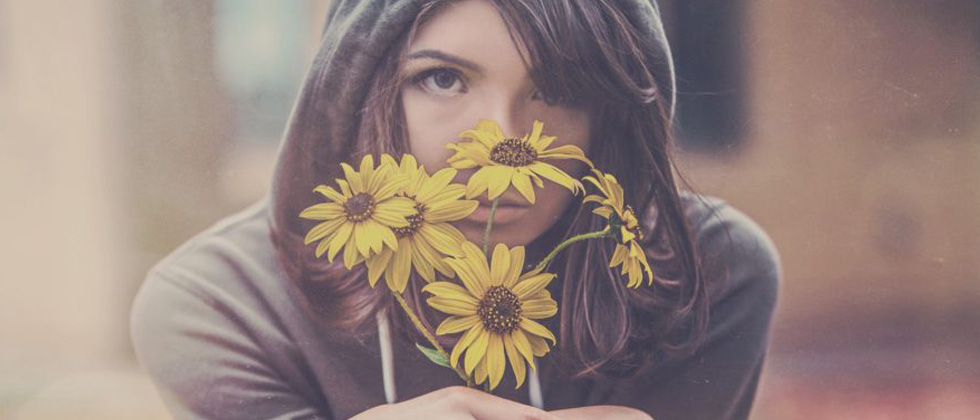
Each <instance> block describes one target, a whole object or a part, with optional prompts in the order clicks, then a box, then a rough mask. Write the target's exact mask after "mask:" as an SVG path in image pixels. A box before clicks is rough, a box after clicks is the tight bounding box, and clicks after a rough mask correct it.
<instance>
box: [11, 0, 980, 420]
mask: <svg viewBox="0 0 980 420" xmlns="http://www.w3.org/2000/svg"><path fill="white" fill-rule="evenodd" d="M327 2H328V1H327V0H289V1H281V0H280V1H275V0H212V1H199V0H196V1H192V0H170V1H162V0H146V1H135V2H127V1H118V0H78V1H68V2H52V1H36V0H0V197H3V200H4V203H5V205H4V206H3V208H4V210H3V217H2V218H0V261H2V266H3V267H4V274H3V275H2V276H0V286H2V289H0V290H2V291H0V419H18V420H29V419H68V418H72V419H77V418H83V419H87V418H93V419H164V418H167V415H166V412H165V411H164V409H163V407H162V405H161V403H160V402H159V399H158V397H157V395H156V392H155V390H154V389H153V387H152V384H151V383H150V382H149V380H148V379H147V378H146V377H145V375H144V374H143V373H142V370H141V369H140V367H139V366H138V363H137V362H136V361H135V359H134V356H133V353H132V349H131V347H130V344H129V337H128V313H129V307H130V303H131V300H132V297H133V295H134V293H135V292H136V290H137V289H138V287H139V285H140V283H141V282H142V280H143V276H144V274H145V272H146V270H147V269H148V268H149V267H150V266H151V265H152V264H153V263H155V262H156V261H157V260H159V259H160V258H162V257H163V256H164V255H166V254H167V253H168V252H169V251H171V250H172V249H174V248H175V247H176V246H178V245H179V244H180V243H182V242H183V241H185V240H186V239H188V238H189V237H190V236H192V235H193V234H195V233H197V232H198V231H200V230H202V229H204V228H206V227H207V226H209V225H210V224H212V223H214V222H215V221H217V220H219V219H220V218H221V217H223V216H225V215H228V214H230V213H232V212H235V211H237V210H239V209H242V208H244V207H245V206H247V205H248V204H249V203H251V202H253V201H254V200H256V199H257V198H259V197H260V196H261V195H262V194H263V193H264V191H265V189H266V188H267V186H268V182H269V178H270V171H271V168H272V162H273V159H274V156H275V151H276V147H277V143H278V139H279V136H280V134H281V132H282V130H283V127H284V123H285V120H286V118H287V117H288V114H289V111H290V108H291V105H292V102H293V100H294V98H295V95H296V91H297V89H298V87H299V83H300V81H301V80H302V77H303V74H304V72H305V69H306V66H307V64H308V63H309V61H310V57H311V56H312V53H313V51H314V50H315V48H316V44H317V38H318V34H319V30H320V24H321V22H322V19H323V16H324V15H325V11H326V7H327ZM661 3H662V4H663V6H664V13H665V20H666V22H667V25H668V29H669V31H670V36H671V41H672V43H673V45H674V48H675V51H674V53H675V56H676V59H677V66H678V72H679V77H680V79H681V83H680V85H679V89H680V104H679V113H680V114H679V123H680V129H679V139H678V140H679V143H680V144H681V167H682V170H683V172H684V174H686V176H687V178H688V180H689V181H690V184H691V185H692V187H693V188H694V189H695V190H696V191H699V192H702V193H705V194H709V195H713V196H717V197H721V198H723V199H725V200H727V201H728V202H730V203H732V204H733V205H734V206H735V207H737V208H739V209H741V210H742V211H744V212H745V213H747V214H748V215H749V216H750V217H752V218H753V219H754V220H756V221H757V222H758V223H759V224H760V225H761V226H762V227H763V228H764V229H765V230H766V231H767V232H768V233H769V234H770V236H771V237H772V238H773V240H774V242H775V243H776V245H777V247H778V249H779V251H780V253H781V256H782V261H783V266H784V274H785V277H784V278H785V281H784V284H783V288H782V294H781V300H780V302H779V307H778V309H777V314H776V319H775V326H774V330H773V338H772V344H771V353H770V356H769V359H768V364H767V368H766V370H765V372H764V377H763V379H762V385H761V387H760V392H759V395H758V398H757V400H756V408H755V411H754V415H753V418H755V419H760V420H776V419H800V418H833V419H858V418H860V419H862V420H867V419H956V420H960V419H977V418H980V398H977V396H978V395H980V350H978V349H980V2H977V1H976V0H931V1H923V0H920V1H915V0H865V1H860V2H855V1H847V0H825V1H819V2H818V1H812V2H789V1H771V0H728V1H721V0H673V1H662V2H661ZM175 309H176V308H175Z"/></svg>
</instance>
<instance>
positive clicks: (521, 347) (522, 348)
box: [510, 329, 535, 370]
mask: <svg viewBox="0 0 980 420" xmlns="http://www.w3.org/2000/svg"><path fill="white" fill-rule="evenodd" d="M510 337H511V339H513V340H514V348H516V349H517V352H518V353H520V354H521V356H524V360H527V364H528V365H530V366H531V370H534V369H535V365H534V348H533V347H531V342H530V341H529V340H528V337H527V334H524V331H521V330H520V329H516V330H514V331H513V332H512V333H511V334H510Z"/></svg>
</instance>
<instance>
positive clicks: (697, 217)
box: [681, 192, 782, 309]
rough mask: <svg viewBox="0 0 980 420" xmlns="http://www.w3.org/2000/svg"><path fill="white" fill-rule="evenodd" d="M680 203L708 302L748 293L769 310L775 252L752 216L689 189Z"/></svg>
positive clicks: (778, 270)
mask: <svg viewBox="0 0 980 420" xmlns="http://www.w3.org/2000/svg"><path fill="white" fill-rule="evenodd" d="M681 200H682V204H683V206H684V211H685V215H686V216H687V220H688V223H689V226H690V228H691V232H692V235H693V236H694V239H695V243H696V246H697V247H698V253H699V257H700V259H701V267H702V274H703V276H704V279H705V284H706V286H707V287H708V292H709V297H710V299H711V302H712V304H713V305H714V304H716V303H718V302H719V301H721V300H723V299H726V298H731V297H733V296H734V295H739V296H741V295H749V296H746V297H749V298H751V300H752V301H754V302H755V303H756V304H761V306H763V307H767V308H770V309H771V308H772V307H773V306H774V305H775V300H776V295H777V293H778V289H779V284H780V283H781V278H782V265H781V262H780V257H779V253H778V251H777V249H776V246H775V245H774V244H773V241H772V239H771V238H770V237H769V235H768V234H766V232H765V231H764V230H763V229H762V227H760V226H759V225H758V224H757V223H756V222H755V221H754V220H752V219H751V218H750V217H749V216H747V215H746V214H745V213H743V212H742V211H740V210H738V209H736V208H735V207H734V206H732V205H731V204H729V203H727V202H726V201H724V200H722V199H719V198H716V197H711V196H706V195H697V194H694V193H690V192H684V193H682V194H681Z"/></svg>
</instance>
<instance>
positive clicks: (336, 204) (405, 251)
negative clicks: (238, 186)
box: [300, 120, 654, 390]
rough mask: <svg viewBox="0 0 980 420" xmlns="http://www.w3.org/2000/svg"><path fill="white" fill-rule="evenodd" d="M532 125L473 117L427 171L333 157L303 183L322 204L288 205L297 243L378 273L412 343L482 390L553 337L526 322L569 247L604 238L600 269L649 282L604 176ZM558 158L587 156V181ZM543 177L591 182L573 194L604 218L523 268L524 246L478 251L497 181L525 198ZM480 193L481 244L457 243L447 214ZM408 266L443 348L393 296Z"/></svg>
mask: <svg viewBox="0 0 980 420" xmlns="http://www.w3.org/2000/svg"><path fill="white" fill-rule="evenodd" d="M543 128H544V126H543V124H542V123H541V122H539V121H535V122H534V125H533V128H532V130H531V132H530V133H528V134H527V135H525V136H523V137H521V138H506V137H505V136H504V135H503V132H502V130H501V129H500V127H499V125H497V124H496V123H495V122H493V121H486V120H483V121H480V122H479V123H478V124H477V126H476V127H475V128H473V129H470V130H466V131H463V132H462V133H460V135H459V137H460V139H461V141H459V142H456V143H451V144H448V145H447V148H449V149H450V150H452V151H453V152H454V153H453V155H452V156H451V157H450V158H449V159H448V164H449V166H450V167H448V168H443V169H440V170H438V171H436V172H435V173H433V174H431V175H430V174H429V173H428V172H427V171H426V170H425V168H424V167H423V166H421V165H419V164H418V162H417V161H416V159H415V158H414V157H413V156H412V155H410V154H405V155H403V156H402V157H401V160H400V161H397V160H396V159H395V158H393V157H392V156H390V155H381V156H380V159H379V162H378V165H377V166H375V161H374V158H373V157H372V156H371V155H367V156H365V157H364V158H363V159H362V160H361V162H360V166H359V168H358V169H354V168H353V167H352V166H351V165H349V164H347V163H342V164H341V167H342V169H343V172H344V177H343V178H342V179H337V180H336V185H337V187H336V188H334V187H331V186H327V185H319V186H317V187H316V188H315V189H314V191H315V192H317V193H320V194H322V195H323V196H324V197H325V198H326V199H327V201H326V202H323V203H320V204H316V205H313V206H310V207H308V208H306V209H305V210H303V212H302V213H300V217H302V218H304V219H310V220H317V221H320V223H318V224H317V225H316V226H314V227H313V228H312V229H310V231H309V233H308V234H307V235H306V238H305V242H306V243H307V244H312V243H315V242H319V243H318V244H317V245H316V249H315V251H314V252H315V255H316V256H317V257H321V256H323V254H326V255H327V259H328V260H329V261H330V262H333V260H334V258H335V257H336V256H337V255H338V254H339V253H340V252H341V251H343V262H344V266H346V267H347V268H348V269H351V268H353V267H354V266H356V265H358V264H361V263H363V264H365V265H366V266H367V281H368V282H369V283H370V285H371V286H372V287H374V286H376V285H377V283H378V281H379V280H380V279H381V277H382V276H384V278H385V283H386V284H387V286H388V289H389V290H390V291H391V293H392V295H393V297H394V298H395V300H396V301H397V302H398V303H399V304H400V306H401V308H402V309H403V310H404V311H405V313H406V315H407V316H408V317H409V319H411V320H412V322H413V324H414V325H415V327H416V328H418V329H419V332H420V333H422V335H423V336H425V337H426V339H427V340H428V341H429V344H430V345H431V346H432V348H429V347H425V346H422V345H418V344H417V346H418V347H419V349H420V350H421V351H422V352H423V353H424V354H425V355H426V356H427V357H428V358H429V359H430V360H432V361H433V362H434V363H436V364H439V365H441V366H445V367H448V368H450V369H453V370H454V371H456V373H457V374H458V375H459V377H460V378H461V379H462V380H463V381H464V382H465V383H466V384H467V386H474V385H475V384H484V386H485V389H487V390H493V389H494V388H496V386H497V385H498V384H499V383H500V381H501V379H502V378H503V375H504V373H505V372H506V370H507V366H508V365H509V366H510V368H511V370H512V371H513V373H514V377H515V380H516V383H517V387H520V386H521V385H522V384H523V383H524V378H525V374H526V372H527V367H530V368H531V369H532V370H533V369H535V363H534V358H535V357H542V356H544V355H545V354H547V353H548V352H549V351H550V349H551V347H550V346H554V345H555V344H556V339H555V336H554V334H552V332H551V331H549V330H548V329H547V328H546V327H545V326H543V325H542V324H540V323H539V322H537V321H536V320H541V319H545V318H549V317H552V316H554V315H555V314H556V313H557V312H558V304H557V302H556V301H555V300H554V299H553V298H552V297H551V294H550V293H549V292H548V290H547V289H546V288H547V286H548V284H549V283H550V282H551V280H552V279H554V277H555V275H554V274H551V273H547V272H546V271H545V270H546V268H547V267H548V263H549V262H550V261H551V260H552V259H554V258H555V256H556V255H558V253H559V252H560V251H561V250H562V249H564V248H566V247H567V246H569V245H571V244H572V243H575V242H577V241H582V240H612V241H615V243H616V249H615V251H614V252H613V255H612V258H611V261H610V262H609V266H610V267H617V266H621V267H622V268H621V274H622V275H624V276H626V277H627V278H628V286H629V287H639V286H640V285H641V284H643V279H644V278H646V279H647V280H648V283H649V284H653V278H654V277H653V273H652V271H651V269H650V265H649V263H648V262H647V259H646V255H645V254H644V252H643V249H642V247H641V246H640V244H639V241H640V240H641V239H642V233H641V231H640V228H639V223H638V221H637V218H636V215H635V214H634V213H633V210H632V208H631V207H630V206H629V205H627V204H626V203H625V201H624V197H623V188H622V187H621V186H620V185H619V183H618V182H617V181H616V178H615V177H614V176H613V175H611V174H608V173H603V172H601V171H600V170H598V169H596V168H595V167H594V165H593V164H592V162H591V161H589V159H588V158H586V157H585V154H584V153H583V152H582V150H581V149H579V148H578V147H576V146H572V145H563V146H558V147H553V148H549V146H551V145H552V143H553V142H554V141H555V140H556V138H555V137H554V136H547V135H544V133H543ZM561 159H575V160H579V161H581V162H584V163H586V164H588V165H589V167H590V168H591V171H592V173H591V174H590V175H589V176H585V177H584V178H583V180H584V181H586V182H587V183H588V184H584V183H583V182H582V181H580V180H577V179H575V178H573V177H572V176H570V175H568V174H567V173H565V172H564V171H562V170H560V169H558V168H557V167H556V166H554V165H552V164H551V163H549V162H550V161H554V160H561ZM471 168H475V169H476V172H475V173H474V174H473V176H471V177H470V179H469V181H468V182H467V184H466V185H462V184H457V183H454V182H453V181H454V179H455V177H456V174H457V170H458V169H471ZM545 180H547V181H551V182H555V183H557V184H559V185H561V186H563V187H565V188H568V189H569V190H571V191H572V192H573V193H575V194H577V193H580V192H582V193H584V192H585V190H586V185H589V186H590V187H594V189H595V194H590V195H587V196H585V198H584V202H586V203H595V204H597V205H598V206H597V207H596V208H595V209H593V213H595V214H596V215H597V216H599V217H602V218H604V219H605V220H606V221H607V223H606V224H605V227H604V228H603V229H602V230H599V231H596V232H590V233H585V234H581V235H577V236H574V237H571V238H569V239H567V240H565V241H563V242H562V243H560V244H559V245H558V246H556V247H555V249H553V250H551V252H549V253H548V255H547V256H546V257H545V258H544V259H542V260H541V261H540V262H539V263H538V264H537V265H536V266H535V267H534V268H533V269H531V270H529V271H523V269H524V265H525V262H524V260H525V252H524V247H522V246H515V247H508V246H506V245H504V244H497V245H496V246H495V247H494V248H493V250H492V253H491V252H490V249H489V245H490V244H489V238H490V232H491V230H492V229H493V219H494V214H495V212H496V209H497V205H498V203H499V200H500V196H501V195H502V194H503V193H504V192H505V191H506V190H507V189H508V188H510V187H511V186H513V187H514V188H515V189H516V190H517V191H518V192H519V193H520V194H521V195H522V196H523V197H524V198H525V199H526V200H527V201H528V202H529V203H531V204H533V203H534V201H535V192H534V189H535V187H537V188H542V187H543V186H544V182H545ZM484 192H486V193H487V198H488V199H489V200H492V204H491V210H490V217H489V219H488V222H487V226H486V231H485V233H484V238H483V244H482V248H481V247H478V246H477V245H476V244H474V243H472V242H469V241H467V240H466V238H465V237H464V236H463V234H462V233H461V232H460V231H459V230H458V229H457V228H456V227H454V226H453V225H452V224H451V222H454V221H457V220H461V219H464V218H466V217H467V216H469V215H470V214H471V213H472V212H473V211H475V210H476V208H477V207H478V202H477V201H475V200H472V199H473V198H475V197H477V196H479V195H481V194H483V193H484ZM413 271H414V272H416V273H418V275H419V276H421V277H422V279H424V280H425V281H426V283H427V284H426V285H425V286H424V287H423V288H422V291H423V292H425V293H429V294H431V297H429V298H428V299H427V300H426V303H427V304H428V305H429V306H430V307H432V308H433V309H435V310H437V311H439V312H442V313H445V314H446V315H447V317H446V318H445V319H444V320H443V321H442V322H441V323H440V324H439V326H438V327H437V328H436V331H435V335H448V334H461V336H460V337H459V339H458V341H457V342H456V344H455V346H454V347H453V349H452V352H451V353H447V352H446V350H445V349H444V348H443V347H442V346H441V345H440V344H439V342H438V341H437V340H436V338H435V335H433V333H432V332H430V331H428V329H427V328H426V327H425V326H424V325H423V324H422V322H421V321H420V320H419V318H418V316H417V315H416V314H415V313H414V312H413V310H412V309H411V308H410V307H409V306H408V304H407V303H406V302H405V299H404V298H403V297H402V293H403V292H404V291H405V288H406V287H407V285H408V279H409V277H410V276H411V273H412V272H413ZM436 272H438V273H439V274H440V275H441V277H440V278H437V277H436ZM549 342H550V346H549ZM461 359H462V360H461ZM488 380H489V381H488Z"/></svg>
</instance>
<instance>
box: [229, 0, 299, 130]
mask: <svg viewBox="0 0 980 420" xmlns="http://www.w3.org/2000/svg"><path fill="white" fill-rule="evenodd" d="M312 12H313V4H312V1H311V0H293V1H278V0H216V1H215V14H214V30H215V33H214V40H215V41H214V42H215V45H214V54H215V66H216V67H217V68H216V73H217V75H218V79H219V80H220V81H221V85H222V87H223V89H224V92H225V94H226V95H227V97H228V102H229V103H230V106H231V115H232V118H233V122H232V124H233V128H234V130H235V135H234V137H235V138H236V139H238V140H240V141H246V142H258V143H275V142H277V141H278V140H279V138H280V136H281V135H282V133H283V130H284V127H285V123H286V119H287V118H288V117H289V113H290V111H291V110H292V107H293V102H294V100H295V98H296V94H297V92H298V89H299V86H300V82H301V80H302V78H303V76H304V71H305V70H306V62H307V61H308V60H307V57H308V49H309V45H310V42H311V40H310V37H311V36H312V34H314V33H315V32H314V30H313V28H312V27H311V25H312V24H313V23H314V19H310V14H311V13H312Z"/></svg>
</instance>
